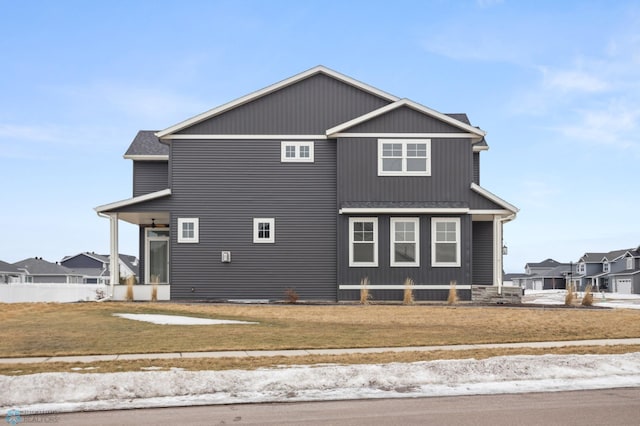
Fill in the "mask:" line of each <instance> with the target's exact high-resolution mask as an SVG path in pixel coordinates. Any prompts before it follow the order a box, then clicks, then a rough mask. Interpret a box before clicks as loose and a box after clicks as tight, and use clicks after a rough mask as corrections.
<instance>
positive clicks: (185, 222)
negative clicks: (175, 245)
mask: <svg viewBox="0 0 640 426" xmlns="http://www.w3.org/2000/svg"><path fill="white" fill-rule="evenodd" d="M199 222H200V221H199V219H198V218H197V217H188V218H187V217H179V218H178V242H179V243H197V242H198V241H199V235H198V234H199V229H198V228H199Z"/></svg>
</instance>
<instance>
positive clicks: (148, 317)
mask: <svg viewBox="0 0 640 426" xmlns="http://www.w3.org/2000/svg"><path fill="white" fill-rule="evenodd" d="M113 315H114V316H117V317H121V318H126V319H130V320H136V321H146V322H151V323H153V324H163V325H217V324H257V322H249V321H234V320H219V319H208V318H195V317H183V316H179V315H154V314H113Z"/></svg>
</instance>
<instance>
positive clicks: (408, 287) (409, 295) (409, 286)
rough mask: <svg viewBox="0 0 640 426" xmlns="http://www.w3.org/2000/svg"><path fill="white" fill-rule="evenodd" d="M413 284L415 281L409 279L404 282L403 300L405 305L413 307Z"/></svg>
mask: <svg viewBox="0 0 640 426" xmlns="http://www.w3.org/2000/svg"><path fill="white" fill-rule="evenodd" d="M413 284H414V282H413V280H412V279H411V278H409V277H407V279H406V280H404V297H403V298H402V304H403V305H413V302H414V298H413Z"/></svg>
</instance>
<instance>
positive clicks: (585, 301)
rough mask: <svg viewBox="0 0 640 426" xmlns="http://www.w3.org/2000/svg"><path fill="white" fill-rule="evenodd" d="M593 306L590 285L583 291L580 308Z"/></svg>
mask: <svg viewBox="0 0 640 426" xmlns="http://www.w3.org/2000/svg"><path fill="white" fill-rule="evenodd" d="M591 305H593V293H592V292H591V284H589V285H588V286H587V287H586V288H585V289H584V296H582V306H591Z"/></svg>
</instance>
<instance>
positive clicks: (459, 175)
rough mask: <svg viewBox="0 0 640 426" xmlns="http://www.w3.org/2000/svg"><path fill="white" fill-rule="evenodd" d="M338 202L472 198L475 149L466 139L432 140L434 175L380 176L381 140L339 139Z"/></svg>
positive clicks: (462, 199)
mask: <svg viewBox="0 0 640 426" xmlns="http://www.w3.org/2000/svg"><path fill="white" fill-rule="evenodd" d="M337 143H338V182H339V185H338V202H339V203H342V202H344V201H414V202H415V201H469V199H470V197H471V194H470V193H471V189H470V185H471V181H472V155H471V154H472V152H471V146H470V144H471V143H470V142H469V140H467V139H432V140H431V157H432V159H431V176H428V177H424V176H407V177H402V176H378V140H377V139H375V138H340V139H339V140H338V142H337Z"/></svg>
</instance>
